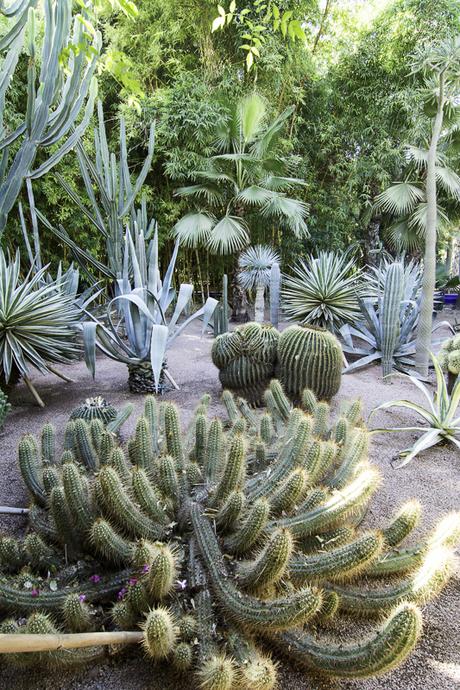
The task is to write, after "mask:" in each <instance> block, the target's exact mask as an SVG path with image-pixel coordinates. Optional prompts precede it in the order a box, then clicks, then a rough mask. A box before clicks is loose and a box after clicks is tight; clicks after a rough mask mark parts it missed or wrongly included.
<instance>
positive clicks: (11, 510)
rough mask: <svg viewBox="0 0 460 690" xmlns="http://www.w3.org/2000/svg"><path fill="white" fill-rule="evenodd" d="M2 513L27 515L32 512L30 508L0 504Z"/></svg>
mask: <svg viewBox="0 0 460 690" xmlns="http://www.w3.org/2000/svg"><path fill="white" fill-rule="evenodd" d="M0 513H1V514H11V515H27V514H28V513H30V510H29V508H10V506H0Z"/></svg>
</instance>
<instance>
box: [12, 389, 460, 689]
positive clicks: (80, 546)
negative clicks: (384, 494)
mask: <svg viewBox="0 0 460 690" xmlns="http://www.w3.org/2000/svg"><path fill="white" fill-rule="evenodd" d="M265 400H266V404H267V410H266V411H264V412H262V413H258V412H255V411H254V410H252V409H251V408H250V407H249V406H247V407H244V406H241V405H240V406H238V404H237V403H236V402H235V400H234V399H233V396H232V394H231V393H229V392H228V391H226V392H225V393H224V396H223V402H224V404H225V407H226V408H227V411H228V415H229V420H230V421H229V422H227V424H224V423H223V422H222V420H220V419H219V418H217V417H211V416H210V410H209V396H205V397H204V398H203V399H202V401H201V403H200V405H199V407H198V409H197V410H196V412H195V415H194V418H193V421H192V423H191V426H190V427H189V430H188V432H187V433H185V434H184V433H183V431H182V429H181V425H180V418H179V414H178V410H177V409H176V407H175V406H174V405H173V404H171V403H169V402H163V403H161V404H158V403H157V402H156V400H155V398H153V397H148V398H146V401H145V409H144V414H143V415H142V416H141V417H140V419H139V420H138V422H137V425H136V428H135V431H134V433H133V436H132V437H131V438H130V439H129V440H128V443H127V447H126V448H123V447H122V446H121V445H120V444H119V441H118V439H117V438H116V436H115V435H114V434H112V433H111V432H110V431H107V429H106V428H104V426H103V424H102V423H101V422H100V421H99V420H93V421H92V422H91V423H90V424H88V423H86V422H85V421H83V420H76V421H71V422H69V423H68V425H67V428H66V430H65V435H64V444H63V445H64V450H63V452H62V455H59V454H58V453H57V452H56V446H57V444H56V443H55V438H54V435H55V434H54V429H53V427H52V426H51V425H50V424H48V425H46V427H45V428H44V430H43V433H42V438H41V439H40V440H36V439H35V438H34V437H33V436H30V435H29V436H25V437H24V438H23V439H22V440H21V442H20V445H19V466H20V470H21V473H22V476H23V478H24V481H25V483H26V485H27V487H28V490H29V492H30V494H31V496H32V501H33V503H32V507H31V513H30V530H29V532H28V534H27V536H26V537H25V538H24V539H15V538H13V537H10V536H3V537H2V538H1V539H0V564H1V566H0V567H1V570H2V572H3V574H2V577H1V579H0V612H1V614H2V615H3V618H4V620H3V623H1V624H0V649H1V648H2V646H1V645H2V638H3V639H6V638H8V640H10V639H11V638H14V636H15V635H19V637H20V635H21V634H22V635H23V634H24V633H26V634H27V633H28V634H29V635H30V634H48V635H50V634H51V635H53V634H56V633H57V632H61V633H62V632H67V633H68V632H71V633H72V632H75V633H76V632H78V633H82V632H84V631H90V635H91V634H93V633H91V631H96V633H97V631H101V630H104V631H107V630H109V631H110V630H115V631H116V630H120V631H123V632H120V635H125V634H127V633H129V631H136V630H137V631H139V629H141V632H138V633H137V634H136V635H137V637H136V635H134V637H135V639H138V638H140V639H142V643H143V647H144V649H145V651H146V652H147V654H148V655H149V656H150V657H152V658H153V659H154V660H157V661H161V660H165V661H167V662H168V663H169V664H170V665H171V667H172V668H173V669H175V671H176V672H177V673H184V672H190V671H191V672H193V673H194V674H195V677H196V680H197V683H199V684H201V687H203V688H208V689H212V688H220V689H223V690H225V689H226V688H228V689H229V690H230V688H234V687H244V688H251V689H254V690H262V689H263V688H272V687H274V686H275V684H276V673H277V671H276V661H275V660H274V657H278V656H280V657H287V658H288V659H289V658H291V659H293V660H295V662H296V663H297V664H300V665H301V666H302V667H305V668H306V669H309V670H310V671H311V672H313V673H317V672H321V673H322V674H326V675H329V676H336V677H366V676H374V675H377V674H380V673H384V672H386V671H388V670H390V669H392V668H394V667H395V666H397V665H398V664H400V663H401V662H402V661H403V660H404V659H405V657H406V656H407V655H408V654H409V652H410V651H411V650H412V648H413V647H414V645H415V644H416V642H417V639H418V637H419V634H420V630H421V613H420V610H419V608H418V605H420V604H424V603H425V602H426V601H427V600H428V599H429V598H431V597H432V596H434V595H436V594H437V593H438V592H439V591H440V589H441V588H442V586H443V585H444V584H445V582H446V581H447V579H448V577H449V572H450V569H451V564H452V559H453V555H452V548H453V546H454V544H455V541H456V539H457V538H458V536H459V530H460V520H459V516H458V515H456V514H450V515H447V516H446V517H445V518H444V519H443V520H442V521H441V522H440V524H439V525H438V526H437V527H436V529H435V530H434V531H433V533H432V534H431V535H429V536H428V537H427V538H426V539H425V541H423V542H421V543H418V544H416V545H415V546H412V547H409V548H401V544H402V542H403V541H404V540H405V538H406V537H407V536H408V535H409V534H410V533H411V532H412V530H413V529H414V528H415V527H416V526H417V523H418V520H419V516H420V506H419V504H418V503H417V502H416V501H411V502H409V503H406V504H405V505H403V506H402V507H401V508H400V510H399V511H398V512H397V513H396V514H395V515H394V516H393V518H392V519H391V520H390V521H389V522H388V524H387V525H385V526H384V527H383V528H382V529H360V524H361V521H362V519H363V515H364V513H365V510H366V508H367V505H368V503H369V501H370V499H371V498H372V495H373V493H374V492H375V491H376V490H377V488H378V483H379V475H378V472H377V470H376V469H375V468H374V467H373V466H372V465H371V464H370V463H369V461H368V447H369V434H368V432H367V430H366V428H365V427H364V425H363V423H362V419H361V409H360V405H359V403H357V402H353V403H351V404H349V405H347V406H346V407H345V408H344V409H343V410H342V412H341V413H340V416H339V418H338V419H336V420H335V421H334V422H333V423H331V422H330V418H329V407H328V405H327V403H324V402H318V401H317V400H316V399H315V396H314V395H313V394H312V393H311V391H308V390H307V391H305V392H304V395H303V396H302V404H301V406H299V407H292V406H291V404H290V403H289V401H288V399H287V398H286V397H285V395H284V393H283V390H282V388H281V386H280V384H279V382H278V381H272V382H271V385H270V388H269V389H268V391H267V392H266V394H265ZM50 572H52V573H53V575H52V576H51V577H50V575H49V573H50ZM343 614H346V615H347V616H349V615H350V614H354V615H356V616H360V617H365V618H366V619H367V618H371V617H375V618H376V619H377V621H376V624H375V625H376V631H375V632H374V634H373V635H372V636H370V637H366V638H365V639H362V640H357V641H355V642H353V641H352V640H349V641H347V643H346V644H345V645H344V644H343V641H344V630H345V629H346V625H347V623H346V621H347V618H344V617H343ZM322 629H324V630H326V634H327V637H325V638H324V639H322V637H321V634H320V632H321V630H322ZM312 630H314V635H312ZM334 631H336V632H337V637H338V641H337V643H336V644H334V643H333V642H332V641H331V639H333V636H334ZM130 634H131V635H133V634H134V633H130ZM104 635H107V632H105V633H104ZM15 639H16V638H15ZM24 639H26V638H24ZM111 639H112V638H111ZM91 640H92V642H91V644H92V646H91V647H90V648H87V649H73V650H72V651H71V653H70V652H69V651H68V650H67V651H64V650H63V649H58V648H54V649H55V651H48V652H46V651H37V652H32V653H28V654H21V653H20V652H18V651H15V652H14V653H13V654H9V655H5V656H7V660H8V661H9V662H10V663H15V662H18V661H20V662H21V663H27V662H29V663H38V662H40V663H48V664H58V663H61V662H62V663H66V664H68V663H70V662H72V661H87V660H94V659H95V657H96V656H97V655H98V654H101V653H102V652H101V650H102V649H103V648H102V647H98V646H97V641H95V638H94V637H92V638H91ZM16 649H17V648H16Z"/></svg>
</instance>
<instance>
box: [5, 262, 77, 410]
mask: <svg viewBox="0 0 460 690" xmlns="http://www.w3.org/2000/svg"><path fill="white" fill-rule="evenodd" d="M20 274H21V261H20V255H19V252H17V253H16V257H15V259H14V261H11V260H9V259H7V257H6V256H5V254H4V252H3V251H0V379H1V380H2V381H3V383H4V384H6V385H8V384H12V383H16V382H17V380H18V379H19V378H20V377H22V378H23V379H24V381H25V383H26V384H27V386H28V388H29V390H30V391H31V392H32V394H33V395H34V397H35V399H36V401H37V402H38V404H39V405H41V406H43V402H42V400H41V398H40V397H39V395H38V393H37V391H36V389H35V387H34V385H33V384H32V382H31V380H30V378H29V377H30V374H31V371H32V370H33V369H36V370H38V371H39V372H40V373H42V374H46V373H49V372H53V373H54V374H56V375H58V376H60V378H63V379H64V380H66V381H69V380H70V379H68V378H67V377H66V376H64V375H63V374H61V373H60V372H58V371H57V370H56V369H55V368H54V366H53V365H54V364H69V363H71V362H72V361H74V360H75V359H77V358H78V356H79V354H80V348H79V347H78V345H77V343H76V332H77V325H78V320H79V314H78V311H77V309H76V307H75V305H74V302H73V299H72V298H71V297H68V296H65V295H64V294H63V293H62V292H61V291H60V289H59V288H58V287H57V286H56V284H55V283H46V282H45V274H46V267H45V268H43V269H41V270H40V271H37V272H36V273H35V274H34V275H32V274H31V273H29V274H28V275H27V276H26V277H25V279H24V280H21V278H20Z"/></svg>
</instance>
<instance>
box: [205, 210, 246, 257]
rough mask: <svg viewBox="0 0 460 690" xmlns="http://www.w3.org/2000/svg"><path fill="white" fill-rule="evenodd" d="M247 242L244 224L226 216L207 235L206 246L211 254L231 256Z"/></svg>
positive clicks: (235, 218) (237, 219) (239, 219)
mask: <svg viewBox="0 0 460 690" xmlns="http://www.w3.org/2000/svg"><path fill="white" fill-rule="evenodd" d="M248 242H249V234H248V229H247V225H246V222H245V221H244V220H243V219H242V218H237V217H236V216H230V215H226V216H224V217H223V218H221V219H220V220H219V221H218V222H217V223H216V224H215V225H214V227H213V229H212V232H211V233H210V234H209V237H208V241H207V246H208V247H209V249H210V250H211V251H212V252H216V253H221V254H231V253H232V252H235V251H238V250H239V249H241V248H242V247H244V246H245V245H246V244H248Z"/></svg>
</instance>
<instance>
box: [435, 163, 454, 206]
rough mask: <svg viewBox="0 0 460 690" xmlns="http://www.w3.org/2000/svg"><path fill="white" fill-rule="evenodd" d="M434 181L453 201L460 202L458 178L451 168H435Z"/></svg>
mask: <svg viewBox="0 0 460 690" xmlns="http://www.w3.org/2000/svg"><path fill="white" fill-rule="evenodd" d="M436 179H437V180H438V182H439V184H440V186H441V187H442V188H443V189H444V190H445V191H446V192H447V193H448V194H450V196H452V197H454V199H457V200H460V177H459V176H458V175H457V173H456V172H454V171H453V170H452V168H448V167H447V166H439V165H438V166H436Z"/></svg>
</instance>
